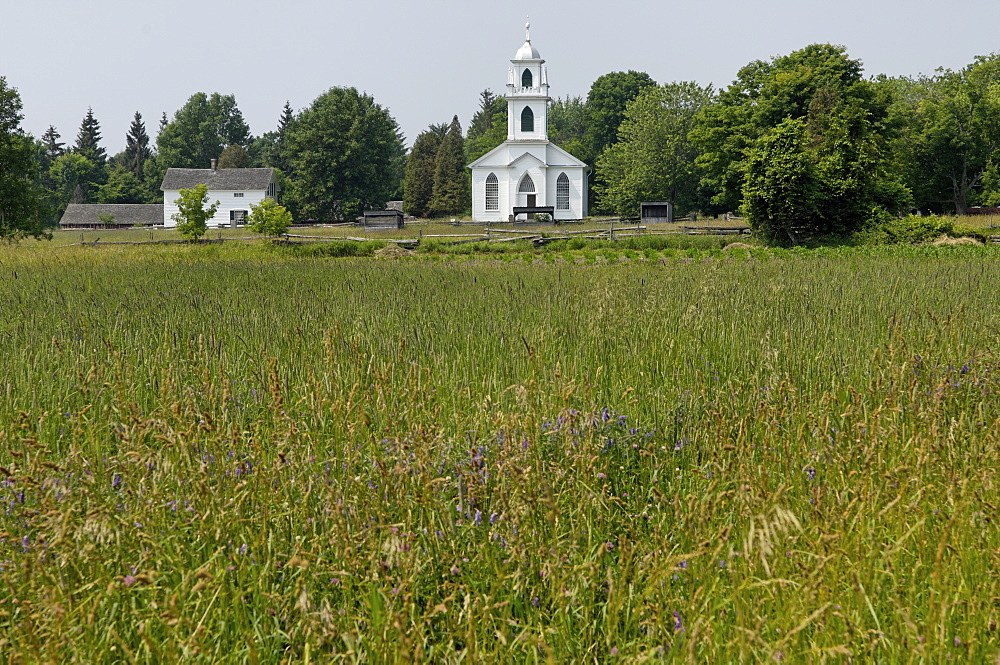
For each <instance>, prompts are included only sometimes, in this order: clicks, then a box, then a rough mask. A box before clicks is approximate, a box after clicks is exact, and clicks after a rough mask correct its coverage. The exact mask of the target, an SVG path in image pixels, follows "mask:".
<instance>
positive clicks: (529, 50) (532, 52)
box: [514, 23, 542, 60]
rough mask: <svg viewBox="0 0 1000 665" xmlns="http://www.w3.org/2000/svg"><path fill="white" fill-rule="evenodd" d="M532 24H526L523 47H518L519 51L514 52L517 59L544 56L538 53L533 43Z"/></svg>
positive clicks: (532, 58) (537, 58) (534, 58)
mask: <svg viewBox="0 0 1000 665" xmlns="http://www.w3.org/2000/svg"><path fill="white" fill-rule="evenodd" d="M530 28H531V24H530V23H525V24H524V43H523V44H521V48H519V49H517V53H515V54H514V59H515V60H541V59H542V56H541V55H540V54H539V53H538V49H536V48H535V47H534V46H532V45H531V32H530Z"/></svg>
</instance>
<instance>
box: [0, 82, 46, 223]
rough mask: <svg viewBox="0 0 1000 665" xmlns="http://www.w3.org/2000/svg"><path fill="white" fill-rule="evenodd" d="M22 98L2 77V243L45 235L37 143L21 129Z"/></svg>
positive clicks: (0, 104) (0, 109)
mask: <svg viewBox="0 0 1000 665" xmlns="http://www.w3.org/2000/svg"><path fill="white" fill-rule="evenodd" d="M21 108H22V106H21V96H20V95H19V94H18V92H17V90H16V89H15V88H11V87H9V86H8V85H7V79H6V78H4V77H3V76H0V239H2V240H7V241H12V240H17V239H19V238H22V237H24V236H28V235H30V236H34V237H36V238H38V237H42V236H44V235H45V231H44V230H43V228H42V221H43V219H44V208H43V205H42V202H41V192H40V191H39V190H38V183H37V179H38V163H37V161H36V149H35V142H34V141H33V140H32V139H31V137H29V136H26V135H25V133H24V131H23V130H22V129H21V120H22V119H23V117H24V116H23V115H21Z"/></svg>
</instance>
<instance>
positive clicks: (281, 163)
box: [270, 101, 295, 173]
mask: <svg viewBox="0 0 1000 665" xmlns="http://www.w3.org/2000/svg"><path fill="white" fill-rule="evenodd" d="M294 119H295V114H294V113H293V112H292V105H291V104H289V103H288V101H285V107H284V108H283V109H282V110H281V118H279V119H278V136H277V138H276V139H275V141H274V152H273V154H272V156H271V164H270V166H273V167H275V168H277V169H280V170H281V171H282V172H283V173H288V170H289V166H288V155H287V154H286V152H287V149H288V148H287V144H286V141H285V135H286V133H287V131H288V127H289V125H291V124H292V121H293V120H294Z"/></svg>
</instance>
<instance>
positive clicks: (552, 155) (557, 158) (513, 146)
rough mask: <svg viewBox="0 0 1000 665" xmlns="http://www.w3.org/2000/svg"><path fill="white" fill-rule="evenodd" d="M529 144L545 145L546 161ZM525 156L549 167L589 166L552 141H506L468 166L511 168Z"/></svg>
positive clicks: (585, 167)
mask: <svg viewBox="0 0 1000 665" xmlns="http://www.w3.org/2000/svg"><path fill="white" fill-rule="evenodd" d="M527 144H535V145H543V146H545V157H546V159H545V161H544V162H543V161H542V160H541V159H539V158H538V157H536V156H535V155H533V154H531V153H530V152H528V151H527V150H525V147H526V145H527ZM525 157H531V158H533V159H534V160H537V161H538V162H539V163H541V164H544V165H545V166H547V167H549V168H584V169H587V168H589V167H588V166H587V164H586V163H585V162H582V161H580V160H579V159H577V158H576V157H574V156H573V155H571V154H570V153H568V152H567V151H565V150H563V149H562V148H560V147H559V146H557V145H556V144H555V143H552V142H551V141H504V142H503V143H501V144H500V145H498V146H497V147H495V148H493V149H492V150H490V151H489V152H488V153H486V154H485V155H483V156H482V157H480V158H479V159H477V160H476V161H474V162H472V163H471V164H469V165H468V168H473V169H474V168H510V167H512V166H514V163H515V162H517V161H519V160H521V159H522V158H525Z"/></svg>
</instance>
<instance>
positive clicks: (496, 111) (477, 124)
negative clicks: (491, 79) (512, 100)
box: [466, 89, 507, 141]
mask: <svg viewBox="0 0 1000 665" xmlns="http://www.w3.org/2000/svg"><path fill="white" fill-rule="evenodd" d="M500 115H502V116H504V122H506V118H507V100H506V99H504V98H503V97H498V96H497V95H495V94H494V93H493V91H492V90H489V89H486V90H483V91H482V92H481V93H479V110H478V111H476V113H475V114H474V115H473V116H472V121H471V122H470V123H469V134H468V136H467V137H466V139H467V140H469V141H475V140H476V139H479V138H480V137H482V136H483V135H485V134H488V133H490V132H491V131H492V130H493V123H494V122H495V121H496V118H497V117H498V116H500Z"/></svg>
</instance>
